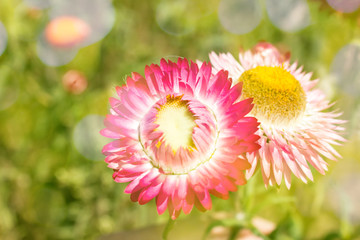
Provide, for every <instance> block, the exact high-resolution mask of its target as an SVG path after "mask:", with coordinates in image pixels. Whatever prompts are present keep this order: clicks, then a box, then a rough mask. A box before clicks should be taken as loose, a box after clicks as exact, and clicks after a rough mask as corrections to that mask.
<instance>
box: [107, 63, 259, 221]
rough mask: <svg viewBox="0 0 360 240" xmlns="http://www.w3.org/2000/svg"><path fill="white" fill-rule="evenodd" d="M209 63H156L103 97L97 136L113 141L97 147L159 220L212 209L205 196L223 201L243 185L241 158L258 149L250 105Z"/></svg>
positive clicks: (117, 176) (243, 160) (244, 165)
mask: <svg viewBox="0 0 360 240" xmlns="http://www.w3.org/2000/svg"><path fill="white" fill-rule="evenodd" d="M211 71H212V69H211V65H210V63H208V64H207V63H203V64H202V65H201V67H200V69H199V68H198V65H197V64H195V63H193V62H191V64H190V65H189V64H188V61H187V60H186V59H179V60H178V62H177V63H173V62H171V61H168V62H167V61H165V60H164V59H162V60H161V63H160V66H159V65H155V64H152V65H151V66H146V67H145V78H144V77H143V76H141V75H140V74H138V73H132V76H131V77H128V78H127V80H126V85H125V86H122V87H117V88H116V91H117V94H118V96H119V98H118V99H116V98H110V104H111V109H110V114H109V115H107V117H106V119H105V126H106V128H105V129H103V130H102V131H101V134H102V135H104V136H106V137H109V138H113V139H116V140H115V141H113V142H111V143H109V144H107V145H106V146H104V148H103V153H104V154H105V155H106V159H105V161H106V162H107V163H108V166H109V167H110V168H112V169H114V174H113V178H114V180H115V181H116V182H130V183H129V185H128V186H127V187H126V189H125V193H129V194H131V196H130V197H131V200H132V201H134V202H139V203H140V204H145V203H147V202H149V201H150V200H151V199H153V198H156V205H157V210H158V213H159V214H162V213H163V212H164V211H165V210H166V209H168V210H169V214H170V215H171V217H172V218H173V219H175V218H176V217H177V216H178V215H179V214H180V212H181V210H183V212H184V213H185V214H188V213H190V211H191V210H192V208H193V206H194V205H195V206H196V207H197V208H198V209H199V210H201V211H205V210H208V209H210V208H211V198H210V194H213V195H215V196H217V197H220V198H223V199H226V198H228V194H229V191H236V189H237V185H243V184H245V183H246V179H245V173H244V172H243V171H242V170H245V169H248V168H249V167H250V164H249V162H248V161H247V160H246V158H245V157H244V156H245V153H246V152H252V151H255V150H257V149H258V148H259V145H258V144H257V143H256V141H257V140H258V139H259V137H258V136H257V135H255V134H254V133H255V132H256V131H257V129H258V128H257V126H258V122H257V121H256V119H255V118H253V117H246V114H248V113H249V112H250V111H251V109H252V106H253V105H252V104H251V100H249V99H246V100H243V101H239V98H240V95H241V86H242V84H241V83H239V84H236V85H234V86H233V87H231V85H232V82H231V79H229V78H228V73H227V72H226V71H219V72H218V73H217V74H216V75H211Z"/></svg>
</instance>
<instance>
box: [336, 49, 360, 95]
mask: <svg viewBox="0 0 360 240" xmlns="http://www.w3.org/2000/svg"><path fill="white" fill-rule="evenodd" d="M331 74H332V75H333V77H335V82H336V84H337V85H338V86H339V88H340V89H341V90H343V91H344V92H346V93H348V94H351V95H352V96H355V97H358V96H359V93H360V46H359V45H355V44H349V45H346V46H345V47H343V48H342V49H341V50H340V51H339V52H338V53H337V54H336V56H335V58H334V60H333V62H332V64H331Z"/></svg>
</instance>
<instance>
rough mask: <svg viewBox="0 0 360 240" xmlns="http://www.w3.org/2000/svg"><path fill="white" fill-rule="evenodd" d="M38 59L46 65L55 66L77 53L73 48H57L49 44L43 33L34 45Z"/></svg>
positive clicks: (66, 61) (68, 60) (67, 60)
mask: <svg viewBox="0 0 360 240" xmlns="http://www.w3.org/2000/svg"><path fill="white" fill-rule="evenodd" d="M36 51H37V54H38V56H39V58H40V60H41V61H42V62H43V63H45V64H46V65H49V66H53V67H57V66H62V65H65V64H67V63H69V62H70V61H71V60H73V59H74V57H75V56H76V54H77V51H78V50H77V49H75V48H57V47H54V46H51V45H50V44H49V43H48V42H47V40H46V39H45V37H44V35H41V36H40V37H39V40H38V42H37V47H36Z"/></svg>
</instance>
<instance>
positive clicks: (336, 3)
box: [326, 0, 360, 13]
mask: <svg viewBox="0 0 360 240" xmlns="http://www.w3.org/2000/svg"><path fill="white" fill-rule="evenodd" d="M326 1H327V2H328V4H329V5H330V6H331V7H332V8H333V9H335V10H337V11H340V12H344V13H351V12H355V11H356V10H357V9H358V8H359V6H360V0H326Z"/></svg>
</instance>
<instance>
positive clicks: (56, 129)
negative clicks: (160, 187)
mask: <svg viewBox="0 0 360 240" xmlns="http://www.w3.org/2000/svg"><path fill="white" fill-rule="evenodd" d="M187 2H188V4H189V3H191V1H187ZM210 2H211V4H209V3H208V1H205V0H203V1H201V0H199V1H196V4H195V5H191V4H190V5H189V6H188V8H189V9H191V10H192V11H190V12H189V13H188V15H191V18H190V19H188V21H185V22H183V24H185V26H183V25H182V24H180V23H179V22H178V23H179V24H177V25H176V26H175V27H176V30H179V29H180V30H181V28H182V27H185V28H186V31H187V32H186V33H187V34H184V35H171V34H168V33H166V32H165V31H163V30H162V29H161V28H160V27H159V26H158V24H157V22H156V14H157V12H156V9H157V6H158V4H160V3H161V4H163V1H140V0H119V1H114V2H113V5H114V7H115V10H116V22H115V25H114V27H113V29H112V31H111V32H110V33H109V34H108V35H107V36H106V37H105V38H104V39H103V40H102V41H100V42H98V43H96V44H93V45H91V46H88V47H86V48H84V49H81V50H80V51H79V53H78V54H77V56H76V58H75V59H74V60H73V61H72V62H70V63H69V64H67V65H65V66H61V67H49V66H46V65H45V64H44V63H42V62H41V61H40V60H39V58H38V56H37V54H36V41H37V38H38V35H39V34H40V32H41V31H42V29H43V28H44V26H45V25H46V23H47V22H48V16H47V11H46V10H37V9H31V8H29V7H27V6H26V5H25V4H23V3H22V1H20V0H1V1H0V21H1V22H2V23H3V24H4V26H5V27H6V29H7V32H8V46H7V49H6V50H5V52H4V53H3V55H2V56H0V94H1V96H0V101H10V100H12V98H16V102H15V103H14V104H13V105H12V106H10V107H9V108H7V109H4V110H1V111H0V239H93V238H97V237H99V236H101V235H104V234H108V233H111V232H116V231H122V230H129V229H136V228H140V227H144V226H150V225H154V224H159V223H164V222H165V221H166V219H167V216H166V215H167V213H166V214H164V215H163V216H158V215H157V213H156V208H155V204H154V203H153V202H151V203H149V204H147V205H146V206H139V205H138V204H134V203H131V201H130V199H129V196H128V195H126V194H124V193H123V190H124V188H125V186H126V185H125V184H118V183H115V182H114V181H113V180H112V177H111V175H112V170H110V169H108V168H107V167H106V164H105V163H104V162H103V161H98V162H96V161H91V160H88V159H86V158H85V157H83V156H82V155H81V154H80V153H78V152H77V150H76V149H75V147H74V144H73V142H72V134H73V130H74V128H75V126H76V124H77V123H78V122H79V121H80V120H81V119H82V118H83V117H85V116H87V115H88V114H99V115H104V116H105V115H106V113H107V112H108V98H109V97H110V96H112V95H113V94H114V93H115V90H114V86H116V85H121V84H123V83H124V79H125V77H126V76H127V75H129V74H130V73H131V72H132V71H136V72H139V73H143V69H144V66H145V65H146V64H151V63H153V62H154V63H159V61H160V59H161V58H162V57H165V58H170V59H172V60H174V59H176V58H177V56H182V57H187V58H190V59H192V60H193V61H195V60H196V59H201V60H206V61H208V56H207V55H208V53H209V52H210V51H217V52H219V51H220V52H228V51H230V52H232V53H233V54H235V55H236V54H237V52H238V50H239V48H240V47H243V48H244V49H248V48H251V47H252V46H254V45H255V44H256V43H257V42H258V41H260V40H265V41H269V42H271V43H273V44H278V45H279V46H282V47H284V48H285V49H287V50H289V51H291V53H292V59H293V60H298V61H299V63H300V64H303V65H304V69H305V70H306V71H313V72H314V76H315V77H322V74H324V73H326V72H328V69H329V66H330V64H331V61H332V59H333V57H334V56H335V54H336V53H337V52H338V50H339V49H340V48H341V47H342V46H344V45H345V44H348V43H350V42H352V41H354V40H359V37H360V30H359V29H360V27H359V25H356V24H359V21H360V20H359V18H358V15H357V14H360V11H359V10H358V11H357V12H356V13H353V14H339V13H337V12H335V11H334V10H332V9H331V8H329V7H328V8H326V9H323V10H320V8H319V3H318V2H315V1H312V2H309V5H310V9H311V17H312V24H311V25H310V26H309V27H307V28H306V29H304V30H302V31H299V32H296V33H286V32H283V31H281V30H279V29H277V28H276V27H275V26H273V24H272V23H271V22H270V20H269V19H268V18H267V17H266V16H265V17H264V19H263V20H262V22H261V24H260V25H259V26H258V27H257V28H256V29H255V30H254V31H252V32H251V33H248V34H245V35H240V36H239V35H234V34H231V33H229V32H227V31H226V30H225V29H224V28H223V27H222V26H221V24H220V22H219V20H218V16H217V6H218V3H219V1H217V0H215V1H210ZM164 8H165V9H166V10H167V11H174V12H176V11H177V9H174V8H167V7H166V6H165V7H164ZM169 14H172V12H168V14H167V15H165V17H166V16H168V15H169ZM194 15H195V16H194ZM264 15H265V10H264ZM182 17H186V16H181V15H180V14H177V15H176V20H177V21H182V20H181V18H182ZM166 24H167V25H166V27H170V28H171V24H172V23H171V22H170V23H169V22H166ZM189 24H190V25H189ZM72 69H74V70H79V71H82V72H83V73H84V74H85V75H86V78H87V80H88V83H89V86H88V88H87V89H86V91H85V92H84V93H82V94H81V95H72V94H70V93H67V92H66V91H65V90H64V88H63V86H62V83H61V78H62V76H63V75H64V73H65V72H67V71H68V70H72ZM10 92H11V93H13V94H12V95H11V94H10V95H6V94H8V93H10ZM5 95H6V96H7V97H10V98H11V99H10V100H6V99H5V97H4V96H5ZM4 99H5V100H4ZM1 104H2V102H1ZM354 141H355V140H351V141H350V142H349V143H347V148H345V150H341V149H340V151H341V153H345V151H347V152H351V151H352V152H354V151H355V149H356V144H352V143H354ZM348 155H350V156H347V157H346V158H345V159H346V160H348V159H353V160H351V161H353V163H354V164H355V165H356V164H357V166H358V164H359V160H358V159H359V158H358V157H355V155H351V154H348ZM357 156H358V155H357ZM356 159H357V160H356ZM349 161H350V160H349ZM342 162H343V160H341V161H340V162H339V163H331V164H330V169H331V168H334V167H335V166H337V165H341V164H342ZM313 172H314V171H313ZM336 174H337V173H336V170H333V172H332V173H331V175H333V176H335V177H336ZM260 175H261V174H258V175H257V176H256V177H255V178H253V179H251V180H250V182H249V184H248V185H247V186H244V187H242V186H241V187H239V192H238V193H234V194H232V195H231V197H230V200H228V201H224V200H219V199H215V198H213V201H214V209H213V210H212V211H210V212H208V213H205V214H204V215H205V216H207V217H209V218H211V215H212V214H213V213H216V212H218V211H228V212H234V211H239V212H240V211H245V212H247V213H248V214H249V216H247V217H249V218H250V217H252V216H255V215H260V216H263V217H264V218H267V219H269V220H271V221H274V222H275V223H276V224H277V228H276V230H275V231H274V232H273V233H272V234H271V235H270V236H269V238H270V239H339V238H344V239H355V238H356V236H358V234H359V226H358V223H359V222H357V225H356V224H354V223H352V222H351V221H349V217H347V216H339V215H336V214H335V211H334V210H331V208H329V206H328V205H327V204H326V203H327V200H328V195H327V191H328V190H329V185H328V184H327V182H326V180H325V179H326V178H327V176H321V175H320V174H315V176H314V178H315V183H309V184H308V185H305V184H303V183H301V182H300V180H293V182H294V184H293V186H292V189H291V190H290V191H288V190H287V189H285V187H284V186H282V187H281V188H279V189H276V188H270V189H268V190H266V189H265V188H264V186H263V183H262V180H261V176H260ZM196 214H197V213H192V214H191V215H190V217H191V216H193V215H196ZM181 218H185V217H184V216H182V217H181ZM319 221H321V222H319ZM215 225H222V226H226V227H231V228H232V229H233V231H234V234H235V232H236V231H239V230H240V229H241V228H242V227H247V228H250V229H252V230H253V231H254V233H255V234H259V233H257V232H256V231H257V230H256V229H255V228H252V226H251V225H249V223H248V222H245V223H242V222H238V221H233V220H232V218H229V219H226V220H224V221H221V222H214V223H213V225H210V227H209V229H208V231H210V230H211V227H214V226H215ZM314 226H316V228H314ZM234 234H233V235H234ZM234 236H235V235H234Z"/></svg>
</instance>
